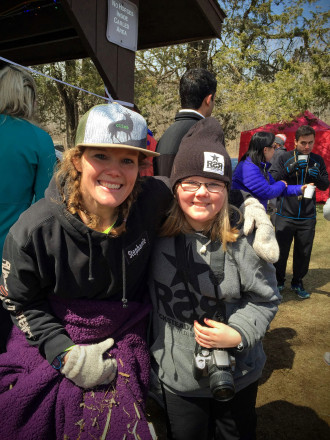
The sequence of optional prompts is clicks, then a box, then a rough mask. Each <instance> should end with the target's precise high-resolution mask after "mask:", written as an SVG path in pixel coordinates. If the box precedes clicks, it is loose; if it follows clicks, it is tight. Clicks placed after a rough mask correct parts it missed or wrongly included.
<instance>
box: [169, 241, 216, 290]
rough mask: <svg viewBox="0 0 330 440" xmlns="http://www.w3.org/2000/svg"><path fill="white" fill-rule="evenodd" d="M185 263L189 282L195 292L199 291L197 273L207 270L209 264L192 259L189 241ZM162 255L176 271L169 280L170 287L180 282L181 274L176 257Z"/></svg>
mask: <svg viewBox="0 0 330 440" xmlns="http://www.w3.org/2000/svg"><path fill="white" fill-rule="evenodd" d="M186 249H187V265H188V271H189V283H190V284H191V285H192V287H193V288H194V290H195V291H196V292H199V293H200V288H199V282H198V275H200V274H202V273H204V272H208V271H209V266H208V265H207V264H206V263H196V262H195V261H194V254H193V251H192V248H191V243H189V244H188V246H187V248H186ZM163 255H164V257H165V258H166V259H167V260H168V261H169V262H170V264H171V265H172V266H173V267H175V269H176V272H175V274H174V277H173V280H172V282H171V287H173V286H175V285H176V284H179V283H181V282H182V276H181V274H180V270H179V266H180V265H179V264H178V261H177V257H173V256H171V255H168V254H165V253H163Z"/></svg>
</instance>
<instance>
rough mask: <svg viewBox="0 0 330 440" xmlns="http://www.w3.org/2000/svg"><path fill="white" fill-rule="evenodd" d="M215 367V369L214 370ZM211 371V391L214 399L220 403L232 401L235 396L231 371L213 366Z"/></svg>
mask: <svg viewBox="0 0 330 440" xmlns="http://www.w3.org/2000/svg"><path fill="white" fill-rule="evenodd" d="M212 367H214V368H212ZM212 367H211V369H210V371H209V379H210V389H211V392H212V394H213V397H214V399H216V400H219V401H220V402H226V401H227V400H231V399H232V398H233V397H234V395H235V385H234V379H233V376H232V374H231V372H230V371H228V370H219V369H218V368H217V367H216V366H214V365H213V366H212Z"/></svg>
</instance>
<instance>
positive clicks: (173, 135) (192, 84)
mask: <svg viewBox="0 0 330 440" xmlns="http://www.w3.org/2000/svg"><path fill="white" fill-rule="evenodd" d="M216 89H217V80H216V79H215V77H214V75H213V74H212V73H211V72H209V71H208V70H206V69H190V70H187V72H186V73H185V74H184V75H183V76H182V78H181V80H180V99H181V107H182V109H181V110H179V112H178V113H177V114H176V115H175V120H174V123H173V124H172V125H171V126H170V127H169V128H168V129H167V130H166V131H165V133H164V134H163V136H162V137H161V138H160V140H159V142H158V144H157V147H156V151H157V153H160V154H161V155H160V156H158V157H157V158H154V160H153V165H154V175H155V176H167V177H170V174H171V170H172V165H173V161H174V158H175V155H176V153H177V152H178V149H179V145H180V142H181V140H182V138H183V136H184V135H185V134H186V133H187V132H188V130H189V129H190V128H191V127H192V126H193V125H194V124H196V122H198V121H200V120H201V119H204V118H207V117H208V116H211V114H212V110H213V106H214V97H215V92H216Z"/></svg>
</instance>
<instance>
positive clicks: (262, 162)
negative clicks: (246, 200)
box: [232, 131, 306, 209]
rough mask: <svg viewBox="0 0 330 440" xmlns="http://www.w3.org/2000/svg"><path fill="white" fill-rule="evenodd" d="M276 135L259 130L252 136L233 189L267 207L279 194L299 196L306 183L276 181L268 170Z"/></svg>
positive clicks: (234, 178)
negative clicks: (295, 183)
mask: <svg viewBox="0 0 330 440" xmlns="http://www.w3.org/2000/svg"><path fill="white" fill-rule="evenodd" d="M274 141H275V135H274V134H273V133H269V132H267V131H258V132H257V133H254V135H253V136H252V138H251V141H250V144H249V149H248V151H247V152H246V153H245V154H244V156H243V157H242V158H241V160H240V161H239V163H238V165H237V167H236V168H235V171H234V175H233V183H232V188H233V189H242V190H244V191H247V192H249V193H250V194H251V195H252V196H253V197H255V198H256V199H258V200H259V202H260V203H262V204H263V206H264V207H265V209H267V202H268V200H270V199H273V198H276V197H278V196H281V195H282V196H299V195H301V194H303V191H304V189H305V188H306V185H303V186H301V185H289V186H288V185H287V183H286V182H285V181H284V180H280V181H279V182H276V181H275V180H274V179H273V177H272V176H271V174H270V173H269V172H268V169H269V168H270V166H271V164H270V160H271V159H272V157H273V154H274V151H275V147H274Z"/></svg>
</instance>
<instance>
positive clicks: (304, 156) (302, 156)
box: [298, 154, 308, 162]
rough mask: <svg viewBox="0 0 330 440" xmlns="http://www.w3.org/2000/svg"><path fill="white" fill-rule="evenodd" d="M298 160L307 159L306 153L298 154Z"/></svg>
mask: <svg viewBox="0 0 330 440" xmlns="http://www.w3.org/2000/svg"><path fill="white" fill-rule="evenodd" d="M298 160H305V161H306V162H307V161H308V154H298Z"/></svg>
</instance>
